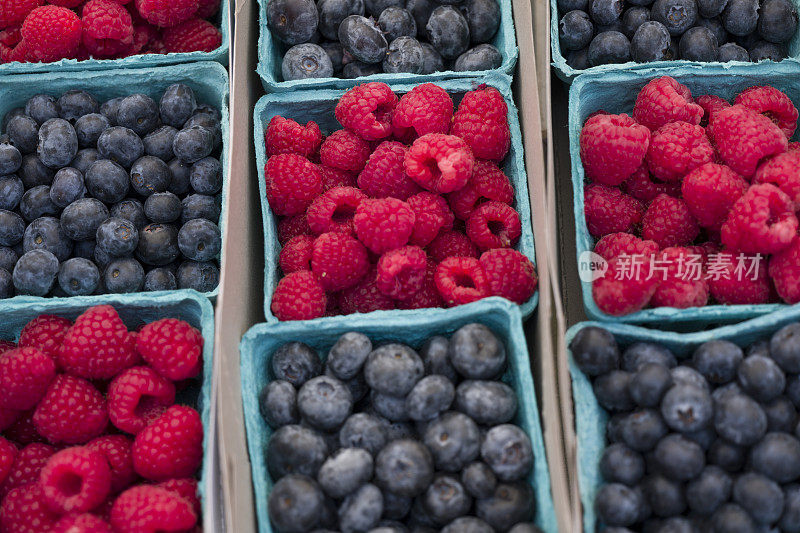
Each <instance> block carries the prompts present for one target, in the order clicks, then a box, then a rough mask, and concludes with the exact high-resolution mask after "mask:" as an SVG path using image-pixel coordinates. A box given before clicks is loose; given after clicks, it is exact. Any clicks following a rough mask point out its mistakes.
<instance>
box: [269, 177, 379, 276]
mask: <svg viewBox="0 0 800 533" xmlns="http://www.w3.org/2000/svg"><path fill="white" fill-rule="evenodd" d="M366 198H367V195H365V194H364V193H363V192H361V191H360V190H358V189H356V188H355V187H334V188H333V189H331V190H329V191H327V192H324V193H322V195H320V196H318V197H317V198H316V199H315V200H314V201H313V202H311V205H310V206H309V208H308V211H307V212H306V220H307V221H308V227H309V228H311V231H313V232H314V233H316V234H317V235H319V234H321V233H327V232H329V231H338V232H339V233H347V234H352V233H353V232H354V231H355V230H354V229H353V217H354V216H355V213H356V209H357V208H358V206H359V205H360V204H361V201H362V200H364V199H366ZM284 272H285V271H284Z"/></svg>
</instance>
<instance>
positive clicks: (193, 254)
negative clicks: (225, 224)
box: [145, 205, 222, 261]
mask: <svg viewBox="0 0 800 533" xmlns="http://www.w3.org/2000/svg"><path fill="white" fill-rule="evenodd" d="M146 208H147V206H146V205H145V209H146ZM178 249H179V250H180V251H181V253H182V254H183V255H184V256H185V257H187V258H189V259H190V260H192V261H210V260H211V259H214V258H216V257H217V256H218V255H219V253H220V251H221V249H222V234H221V232H220V230H219V227H217V225H216V224H214V223H213V222H209V221H208V220H206V219H204V218H196V219H194V220H190V221H189V222H187V223H186V224H184V225H183V226H182V227H181V229H180V231H179V232H178Z"/></svg>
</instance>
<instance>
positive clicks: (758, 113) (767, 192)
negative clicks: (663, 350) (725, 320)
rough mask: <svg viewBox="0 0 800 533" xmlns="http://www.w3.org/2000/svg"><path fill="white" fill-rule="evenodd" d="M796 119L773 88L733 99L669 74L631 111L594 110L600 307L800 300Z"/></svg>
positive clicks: (591, 129)
mask: <svg viewBox="0 0 800 533" xmlns="http://www.w3.org/2000/svg"><path fill="white" fill-rule="evenodd" d="M797 118H798V111H797V108H796V107H795V106H794V104H793V103H792V101H791V100H790V99H789V97H788V96H787V95H786V94H784V93H783V92H781V91H780V90H778V89H776V88H774V87H760V86H758V87H750V88H748V89H746V90H744V91H742V92H741V93H740V94H739V95H738V96H736V98H735V99H734V101H733V103H730V102H728V101H726V100H724V99H722V98H720V97H718V96H714V95H703V96H697V97H692V94H691V92H690V90H689V88H688V87H686V86H684V85H682V84H680V83H678V82H677V81H676V80H674V79H673V78H670V77H669V76H664V77H661V78H658V79H654V80H652V81H650V82H649V83H648V84H647V85H645V87H644V88H643V89H642V90H641V92H640V93H639V94H638V96H637V98H636V103H635V105H634V108H633V117H630V116H628V115H626V114H619V115H613V114H609V113H606V112H604V111H598V112H597V113H595V114H593V115H592V116H590V117H589V119H588V120H587V121H586V123H585V124H584V126H583V130H582V131H581V135H580V153H581V159H582V162H583V167H584V170H585V174H586V178H587V180H588V183H587V184H586V186H585V191H584V205H585V214H586V226H587V227H588V229H589V232H590V233H591V234H592V236H594V237H595V238H597V239H599V240H598V241H597V243H596V244H595V248H594V251H595V253H597V254H598V255H600V256H602V257H603V258H604V259H605V260H606V261H608V271H607V272H606V273H605V275H604V276H603V277H601V278H600V279H598V280H596V281H595V282H594V283H593V284H592V293H593V296H594V300H595V303H596V304H597V306H598V307H599V308H600V310H601V311H603V312H605V313H608V314H611V315H625V314H628V313H632V312H634V311H638V310H640V309H643V308H645V307H647V306H648V305H649V306H651V307H676V308H687V307H699V306H705V305H708V304H713V303H716V304H725V305H740V304H766V303H777V302H781V301H782V302H785V303H788V304H794V303H798V302H800V236H798V218H797V211H798V210H799V209H800V143H797V142H790V141H789V139H790V138H791V137H792V135H793V134H794V132H795V128H796V127H797ZM641 258H644V260H642V259H641ZM691 261H693V262H694V263H695V265H694V266H695V267H697V268H693V270H695V271H697V270H699V274H698V273H697V272H693V273H691V274H690V273H689V270H688V268H687V266H688V264H689V262H691ZM634 263H636V264H637V266H636V267H635V268H634V270H637V271H636V272H632V271H631V265H632V264H634ZM630 273H633V274H634V275H633V276H630V275H625V274H630ZM689 274H690V275H689ZM631 278H632V279H631Z"/></svg>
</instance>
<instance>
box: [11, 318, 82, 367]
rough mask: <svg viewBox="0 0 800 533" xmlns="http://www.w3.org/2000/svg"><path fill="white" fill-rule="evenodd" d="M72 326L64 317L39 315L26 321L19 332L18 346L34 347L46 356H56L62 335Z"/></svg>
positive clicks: (62, 340) (62, 339) (62, 338)
mask: <svg viewBox="0 0 800 533" xmlns="http://www.w3.org/2000/svg"><path fill="white" fill-rule="evenodd" d="M71 326H72V322H70V321H69V320H67V319H66V318H61V317H59V316H53V315H40V316H38V317H36V318H34V319H33V320H31V321H30V322H28V323H27V324H26V325H25V327H24V328H22V332H21V333H20V334H19V345H20V347H31V348H36V349H38V350H39V351H41V352H42V353H43V354H45V355H46V356H48V357H52V358H54V359H55V358H56V356H57V355H58V350H59V348H60V347H61V343H62V342H64V336H65V335H66V334H67V331H69V328H70V327H71Z"/></svg>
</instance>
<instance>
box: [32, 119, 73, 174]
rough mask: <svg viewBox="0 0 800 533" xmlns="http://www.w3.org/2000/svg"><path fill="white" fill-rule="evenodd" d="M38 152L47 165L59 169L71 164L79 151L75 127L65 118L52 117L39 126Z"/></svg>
mask: <svg viewBox="0 0 800 533" xmlns="http://www.w3.org/2000/svg"><path fill="white" fill-rule="evenodd" d="M36 153H37V155H38V156H39V159H41V160H42V163H44V165H45V166H47V167H50V168H54V169H59V168H62V167H65V166H67V165H69V163H70V161H72V160H73V159H75V155H76V154H77V153H78V136H77V134H76V133H75V128H74V127H73V126H72V124H70V123H69V122H67V121H66V120H64V119H63V118H51V119H50V120H48V121H47V122H45V123H44V124H42V127H41V128H39V144H38V146H37V149H36Z"/></svg>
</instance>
